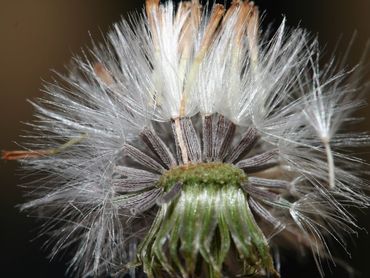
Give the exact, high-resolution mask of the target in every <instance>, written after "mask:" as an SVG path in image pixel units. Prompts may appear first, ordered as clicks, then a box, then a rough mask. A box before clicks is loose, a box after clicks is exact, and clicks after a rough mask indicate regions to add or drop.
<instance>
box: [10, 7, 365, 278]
mask: <svg viewBox="0 0 370 278" xmlns="http://www.w3.org/2000/svg"><path fill="white" fill-rule="evenodd" d="M286 29H287V28H286V26H285V19H284V20H283V21H282V23H281V25H280V27H279V28H278V29H277V31H276V33H275V34H273V35H271V34H264V33H263V32H262V31H261V28H260V18H259V11H258V8H257V7H256V6H255V5H254V4H253V2H248V1H233V2H232V4H231V6H230V7H229V8H228V9H226V8H225V7H224V6H223V5H219V4H214V5H213V6H211V5H209V6H206V7H202V6H201V5H200V4H199V2H198V1H195V0H193V1H191V2H180V3H179V4H178V5H175V4H174V3H173V2H172V1H166V2H165V3H163V4H160V2H159V0H147V1H146V13H145V14H143V15H141V16H138V17H137V18H135V19H134V20H132V21H131V23H130V22H127V21H122V22H121V23H118V24H116V25H114V27H113V30H112V31H111V32H110V33H109V35H108V39H107V42H106V43H105V44H101V45H100V44H99V45H97V44H94V46H93V48H92V49H91V51H90V53H91V56H92V57H90V58H88V57H87V56H88V55H85V56H84V57H83V58H78V59H76V60H75V65H74V67H73V68H72V69H71V72H70V75H69V76H62V75H60V76H59V81H56V82H55V83H50V84H47V85H46V86H45V92H46V96H45V98H43V99H39V100H38V101H35V102H32V105H33V106H34V107H35V109H36V117H37V122H36V123H34V124H33V125H32V126H33V128H34V135H33V136H30V138H31V140H30V141H31V142H30V143H28V145H27V149H26V150H22V151H13V152H4V155H3V158H5V159H9V160H11V159H15V160H19V159H21V160H23V162H24V166H25V168H26V169H29V170H31V171H34V172H35V173H36V177H37V178H36V179H35V181H34V182H32V183H31V187H32V188H33V189H32V190H31V191H30V193H29V198H30V200H29V201H28V202H27V203H26V204H24V205H23V206H22V209H23V210H32V211H35V212H37V214H38V215H39V216H40V217H42V218H44V219H45V221H46V225H44V226H43V231H42V232H43V233H45V234H48V235H50V246H51V251H52V252H51V256H52V257H53V256H54V255H55V254H56V253H60V252H64V250H66V249H68V250H72V252H74V253H73V256H72V258H71V261H70V269H69V270H70V272H71V273H72V274H75V275H76V276H78V277H90V276H106V275H110V276H123V275H124V274H125V273H130V274H131V276H132V277H134V276H135V273H137V272H138V269H140V268H142V270H143V271H144V272H145V273H146V275H147V276H148V277H167V276H168V277H226V276H228V277H235V276H236V275H249V276H253V277H261V276H266V277H279V269H278V268H277V267H276V266H277V265H278V264H279V262H278V261H277V259H273V256H272V254H273V253H276V252H278V250H279V249H280V248H281V247H282V246H285V247H287V246H288V247H289V248H292V249H294V248H295V247H299V249H303V250H311V251H312V253H313V255H314V257H315V260H316V262H317V265H318V267H319V269H320V270H321V259H322V258H327V257H330V250H329V248H328V244H327V239H328V238H333V239H335V240H336V241H337V242H339V243H340V244H342V245H345V241H344V237H343V235H344V234H345V233H352V232H354V231H355V228H357V226H356V224H355V221H354V219H353V218H352V216H351V215H350V214H349V212H348V211H347V208H348V207H353V206H355V207H366V206H368V205H369V199H368V197H367V196H366V195H365V193H364V190H365V189H367V186H368V184H367V181H365V180H364V179H362V178H360V176H359V174H360V172H361V169H362V168H363V167H364V165H365V164H364V163H363V162H362V161H361V160H360V159H358V158H355V157H353V156H350V155H349V154H348V152H341V151H343V150H344V149H345V148H348V147H350V148H352V147H361V146H364V145H366V144H368V143H369V137H368V136H367V135H364V134H362V133H361V134H353V132H351V133H348V132H346V130H345V128H344V127H345V124H349V123H351V122H352V121H353V120H354V118H353V116H352V115H351V114H352V112H354V111H356V110H357V109H358V108H359V107H360V106H361V105H362V104H363V103H362V101H361V100H359V99H358V97H357V95H358V94H357V92H358V91H359V89H360V87H359V85H358V83H356V82H350V77H353V76H354V75H353V74H354V72H355V71H354V70H347V71H346V70H344V69H340V68H338V67H337V66H335V65H336V64H335V62H334V61H335V60H334V59H333V61H331V62H330V63H329V64H327V65H326V66H324V67H322V68H321V67H320V66H319V50H318V43H317V40H316V39H311V36H310V35H309V34H308V33H307V32H306V31H304V30H302V29H289V31H287V30H286ZM40 175H41V176H42V178H40ZM321 274H322V275H323V272H321Z"/></svg>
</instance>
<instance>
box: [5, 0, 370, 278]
mask: <svg viewBox="0 0 370 278" xmlns="http://www.w3.org/2000/svg"><path fill="white" fill-rule="evenodd" d="M143 3H144V1H143V0H141V1H124V0H104V1H103V0H100V1H98V0H79V1H75V0H32V1H29V0H0V133H1V137H0V141H1V143H0V149H15V148H17V146H16V144H15V143H14V142H13V141H17V140H19V135H20V134H22V130H24V129H25V126H24V125H23V124H21V123H20V122H21V121H23V122H27V121H29V120H30V119H31V116H32V108H31V106H30V105H29V104H28V103H27V102H26V99H32V98H34V97H37V96H41V95H42V93H41V92H40V91H39V89H40V88H41V83H42V79H43V80H50V76H51V72H50V69H56V70H57V71H62V72H63V70H64V65H66V64H67V63H68V62H69V60H70V57H71V56H72V54H74V53H80V50H81V47H84V46H88V45H89V43H90V38H89V33H88V31H89V32H91V35H92V37H93V38H95V39H96V40H97V41H99V40H101V36H100V32H101V31H102V32H103V33H105V32H106V31H107V30H108V29H109V27H110V26H111V25H112V24H113V23H114V22H117V21H118V20H119V19H120V17H121V16H124V17H127V12H128V11H132V10H137V11H140V10H141V8H142V6H143ZM256 3H257V4H258V5H259V6H260V8H261V10H266V11H267V15H266V21H265V22H279V21H280V20H281V18H282V14H284V15H286V16H287V18H288V24H289V25H291V26H297V25H300V26H302V27H304V28H306V29H308V30H310V31H311V32H312V33H313V34H319V40H320V43H321V45H322V46H325V49H326V52H327V53H330V50H332V49H333V48H334V46H335V45H336V43H337V41H338V38H339V37H340V36H341V35H343V40H342V42H343V43H342V44H341V46H340V48H339V50H341V51H344V49H345V47H346V46H347V44H348V41H349V39H350V38H351V36H352V34H353V32H354V31H355V30H357V31H358V39H357V40H356V42H355V44H354V47H353V49H352V52H351V55H350V57H349V63H351V64H354V63H356V61H357V59H358V58H359V57H360V54H361V53H362V51H363V49H364V47H365V44H366V41H367V40H368V39H369V38H370V24H369V17H370V1H369V0H354V1H348V0H325V1H323V0H307V1H298V0H281V1H279V0H260V1H256ZM366 59H367V62H368V63H369V62H370V57H366ZM369 65H370V64H369ZM367 79H368V80H369V81H370V77H369V76H368V78H367ZM369 94H370V92H368V93H367V95H366V96H367V98H369ZM369 113H370V109H369V108H365V109H363V110H362V111H360V115H361V116H365V117H367V120H365V121H364V122H363V123H362V126H361V129H362V130H369V127H370V122H369V121H370V117H369V116H370V115H369ZM362 153H363V155H364V157H366V156H367V157H368V158H370V156H369V154H368V151H367V150H366V149H364V150H362ZM0 173H1V185H0V191H1V192H0V206H1V207H0V215H1V222H0V223H1V228H0V232H1V234H0V240H1V242H0V254H1V258H0V265H1V267H0V277H40V278H41V277H42V278H44V277H64V275H63V273H64V270H65V260H63V259H62V260H60V261H58V260H55V261H52V262H49V261H48V259H46V258H45V257H46V254H47V251H42V250H41V248H40V246H41V245H42V240H34V241H32V239H33V238H34V237H35V236H36V235H37V226H38V224H37V223H36V221H35V220H34V219H30V218H27V217H26V215H25V214H21V213H19V212H18V209H17V208H16V205H17V204H20V203H22V202H24V199H23V198H22V189H21V188H19V187H17V185H18V184H19V183H20V182H21V181H20V179H19V176H20V174H19V172H18V173H17V163H15V162H6V161H0ZM357 214H358V219H359V224H360V226H362V227H365V228H367V229H368V230H370V224H369V220H370V217H369V215H368V214H369V211H363V212H357ZM349 249H350V251H351V253H352V257H351V258H349V257H347V256H345V255H344V256H343V258H344V259H345V260H347V261H349V263H350V264H351V265H352V266H353V267H354V268H355V269H357V270H358V273H359V275H358V276H357V277H370V259H369V257H370V256H369V252H370V236H368V235H367V234H366V232H365V231H360V232H359V236H358V237H357V238H354V240H353V243H350V246H349ZM342 253H343V252H342ZM283 262H284V264H283V274H284V275H283V277H302V278H303V277H319V275H318V273H317V272H316V270H315V266H314V264H313V263H312V262H307V263H305V264H301V263H300V262H298V261H296V260H295V258H294V255H291V257H289V258H288V259H287V260H285V261H283ZM327 273H328V274H327V276H328V277H349V275H348V273H346V272H345V271H344V270H343V269H342V268H337V269H336V270H333V271H332V273H331V272H330V271H329V270H328V271H327Z"/></svg>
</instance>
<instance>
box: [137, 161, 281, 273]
mask: <svg viewBox="0 0 370 278" xmlns="http://www.w3.org/2000/svg"><path fill="white" fill-rule="evenodd" d="M178 182H181V184H182V190H181V194H179V196H178V197H177V198H175V199H173V200H171V201H170V202H169V203H166V204H164V205H162V206H161V208H160V210H159V211H158V214H157V217H156V219H155V222H154V223H153V225H152V227H151V230H150V232H149V233H148V235H147V237H146V238H145V240H144V241H143V243H142V244H141V246H140V248H139V249H140V250H139V260H140V261H141V262H142V263H143V265H144V271H145V272H146V273H147V274H148V276H149V277H162V275H164V274H163V273H164V272H167V273H170V274H171V275H173V276H177V275H178V276H182V277H197V273H203V275H204V273H207V276H205V277H222V273H223V272H225V270H226V271H227V269H228V268H232V267H235V266H232V264H234V265H237V267H239V268H242V269H241V270H240V272H241V273H243V274H245V275H253V274H255V273H261V271H262V272H263V271H266V270H267V271H268V272H269V273H274V267H273V263H272V259H271V256H270V254H269V247H268V245H267V241H266V239H265V237H264V235H263V233H262V232H261V230H260V229H259V227H258V226H257V223H256V222H255V220H254V217H253V215H252V213H251V211H250V209H249V206H248V203H247V198H248V196H247V194H246V193H245V191H244V190H243V189H242V187H241V186H242V185H243V183H245V182H247V176H246V174H245V173H244V172H243V171H242V170H240V169H238V168H236V167H235V166H232V165H231V164H226V163H218V162H214V163H199V164H192V165H186V166H179V167H176V168H173V169H170V170H169V171H167V172H166V173H165V174H163V175H162V177H161V178H160V180H159V182H158V186H162V187H164V188H165V189H166V191H168V190H170V189H171V187H173V186H174V185H175V184H176V183H178ZM230 252H237V253H238V254H239V256H236V257H239V260H238V261H237V262H235V263H233V262H227V260H226V257H227V255H228V254H229V253H230ZM228 264H229V265H228ZM171 277H172V276H171Z"/></svg>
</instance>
